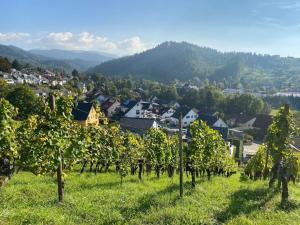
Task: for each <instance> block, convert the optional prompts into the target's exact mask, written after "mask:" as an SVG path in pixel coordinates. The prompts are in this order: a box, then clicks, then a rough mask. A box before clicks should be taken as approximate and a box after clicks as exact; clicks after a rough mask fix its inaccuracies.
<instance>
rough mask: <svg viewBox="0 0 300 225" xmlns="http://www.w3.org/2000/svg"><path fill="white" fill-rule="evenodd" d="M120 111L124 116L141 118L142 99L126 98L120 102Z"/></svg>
mask: <svg viewBox="0 0 300 225" xmlns="http://www.w3.org/2000/svg"><path fill="white" fill-rule="evenodd" d="M121 111H122V112H123V113H124V117H130V118H142V117H143V103H142V101H135V100H127V101H125V102H123V103H122V105H121Z"/></svg>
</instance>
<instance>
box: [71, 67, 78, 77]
mask: <svg viewBox="0 0 300 225" xmlns="http://www.w3.org/2000/svg"><path fill="white" fill-rule="evenodd" d="M72 76H73V77H77V78H78V77H79V72H78V71H77V70H76V69H74V70H72Z"/></svg>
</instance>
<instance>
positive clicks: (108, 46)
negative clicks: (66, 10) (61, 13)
mask: <svg viewBox="0 0 300 225" xmlns="http://www.w3.org/2000/svg"><path fill="white" fill-rule="evenodd" d="M0 42H4V43H6V44H13V45H14V44H15V45H18V46H20V47H25V48H26V49H32V48H43V49H51V48H58V49H67V50H87V51H103V52H107V53H113V54H117V55H128V54H134V53H138V52H141V51H144V50H145V49H147V48H149V47H150V46H149V45H148V44H146V43H145V42H144V41H143V40H142V39H141V38H140V37H138V36H134V37H129V38H126V39H124V40H119V41H112V40H109V39H108V38H107V37H104V36H100V35H96V34H92V33H89V32H81V33H72V32H49V33H42V34H32V35H30V34H28V33H0Z"/></svg>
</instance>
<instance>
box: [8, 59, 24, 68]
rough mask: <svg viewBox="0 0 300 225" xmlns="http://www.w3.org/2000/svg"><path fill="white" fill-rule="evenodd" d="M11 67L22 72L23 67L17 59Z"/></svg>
mask: <svg viewBox="0 0 300 225" xmlns="http://www.w3.org/2000/svg"><path fill="white" fill-rule="evenodd" d="M11 67H12V68H14V69H16V70H21V69H22V65H21V64H20V63H19V62H18V60H16V59H15V60H14V61H13V62H12V63H11Z"/></svg>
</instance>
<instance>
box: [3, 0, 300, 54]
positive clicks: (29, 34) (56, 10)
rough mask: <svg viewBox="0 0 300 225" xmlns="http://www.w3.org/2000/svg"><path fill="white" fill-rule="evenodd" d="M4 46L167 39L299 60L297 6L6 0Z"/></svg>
mask: <svg viewBox="0 0 300 225" xmlns="http://www.w3.org/2000/svg"><path fill="white" fill-rule="evenodd" d="M0 21H1V22H0V43H2V44H14V45H17V46H20V47H23V48H25V49H31V48H62V49H81V50H96V51H105V52H110V53H114V54H118V55H125V54H132V53H135V52H139V51H142V50H145V49H147V48H151V47H153V46H155V45H157V44H159V43H161V42H163V41H167V40H174V41H187V42H191V43H195V44H198V45H200V46H208V47H213V48H216V49H218V50H221V51H247V52H258V53H269V54H279V55H283V56H287V55H289V56H298V57H300V2H297V1H295V0H277V1H276V0H147V1H146V0H98V1H96V0H51V1H50V0H49V1H44V0H9V1H2V2H1V13H0Z"/></svg>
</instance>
